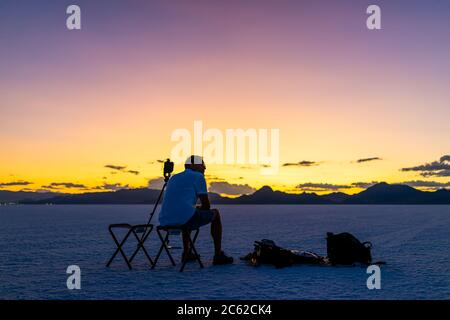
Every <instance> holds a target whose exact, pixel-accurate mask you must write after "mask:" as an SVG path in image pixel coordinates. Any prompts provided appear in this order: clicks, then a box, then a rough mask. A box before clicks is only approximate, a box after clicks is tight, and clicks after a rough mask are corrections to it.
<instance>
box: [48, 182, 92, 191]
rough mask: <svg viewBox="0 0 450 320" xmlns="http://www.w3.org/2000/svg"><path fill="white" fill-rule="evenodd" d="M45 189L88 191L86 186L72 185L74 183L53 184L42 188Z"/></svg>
mask: <svg viewBox="0 0 450 320" xmlns="http://www.w3.org/2000/svg"><path fill="white" fill-rule="evenodd" d="M42 188H44V189H62V188H67V189H87V188H88V187H87V186H85V185H84V184H78V183H72V182H52V183H50V184H49V185H47V186H42Z"/></svg>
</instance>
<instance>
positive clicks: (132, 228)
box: [106, 159, 173, 270]
mask: <svg viewBox="0 0 450 320" xmlns="http://www.w3.org/2000/svg"><path fill="white" fill-rule="evenodd" d="M172 172H173V162H171V161H170V159H167V160H166V161H165V162H164V185H163V187H162V189H161V192H160V194H159V196H158V199H157V200H156V203H155V205H154V207H153V211H152V212H151V214H150V218H149V219H148V222H147V223H146V224H138V225H130V224H128V223H116V224H111V225H109V227H108V230H109V233H110V234H111V237H112V238H113V240H114V243H115V244H116V246H117V249H116V251H114V253H113V255H112V256H111V258H110V259H109V261H108V263H107V264H106V266H107V267H109V266H110V265H111V263H112V261H113V260H114V258H115V257H116V256H117V254H118V253H119V252H120V254H121V255H122V257H123V259H124V260H125V263H126V264H127V266H128V269H130V270H131V269H132V267H131V263H132V262H133V259H134V257H136V255H137V253H138V252H139V251H140V250H142V251H143V252H144V255H145V256H146V257H147V260H148V261H149V262H150V265H151V266H152V267H153V266H154V262H153V260H152V258H151V257H150V255H149V254H148V251H147V249H145V246H144V244H145V241H146V240H147V238H148V236H149V235H150V233H151V232H152V230H153V227H154V226H153V224H151V223H150V222H151V221H152V218H153V215H154V214H155V212H156V208H157V207H158V203H159V201H160V200H161V198H162V195H163V193H164V189H165V188H166V185H167V182H168V181H169V178H170V175H171V173H172ZM117 229H126V230H128V232H127V233H126V234H125V236H124V237H123V239H122V240H121V241H120V242H119V240H118V237H117V234H116V233H115V232H114V231H115V230H116V231H117ZM139 233H140V234H142V235H141V237H139V236H138V234H139ZM130 235H133V236H134V237H135V238H136V240H137V242H138V244H137V248H136V249H135V250H134V252H133V254H132V255H131V257H130V258H129V259H128V257H127V255H126V254H125V252H124V251H123V246H124V244H125V243H126V241H127V240H128V238H129V237H130Z"/></svg>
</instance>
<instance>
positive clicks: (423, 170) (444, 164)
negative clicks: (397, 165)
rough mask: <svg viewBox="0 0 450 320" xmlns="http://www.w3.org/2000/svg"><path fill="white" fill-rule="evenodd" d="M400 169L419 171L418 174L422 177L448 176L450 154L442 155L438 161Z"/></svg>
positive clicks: (449, 172) (449, 175) (449, 173)
mask: <svg viewBox="0 0 450 320" xmlns="http://www.w3.org/2000/svg"><path fill="white" fill-rule="evenodd" d="M401 171H415V172H420V175H421V176H423V177H433V176H434V177H450V155H444V156H442V157H441V158H440V159H439V161H433V162H431V163H425V164H422V165H418V166H415V167H409V168H402V169H401Z"/></svg>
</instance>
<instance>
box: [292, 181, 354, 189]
mask: <svg viewBox="0 0 450 320" xmlns="http://www.w3.org/2000/svg"><path fill="white" fill-rule="evenodd" d="M297 188H298V189H300V190H302V191H337V190H340V189H349V188H352V186H349V185H341V184H331V183H313V182H307V183H302V184H299V185H297Z"/></svg>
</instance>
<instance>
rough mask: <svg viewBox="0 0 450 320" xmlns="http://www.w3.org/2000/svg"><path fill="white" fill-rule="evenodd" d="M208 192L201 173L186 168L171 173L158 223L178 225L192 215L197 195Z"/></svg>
mask: <svg viewBox="0 0 450 320" xmlns="http://www.w3.org/2000/svg"><path fill="white" fill-rule="evenodd" d="M201 194H208V191H207V190H206V181H205V177H204V176H203V174H202V173H200V172H197V171H194V170H191V169H186V170H184V171H183V172H180V173H178V174H175V175H173V176H172V177H171V178H170V180H169V182H168V183H167V189H166V191H165V193H164V200H163V204H162V207H161V212H160V213H159V224H160V225H162V226H178V225H182V224H185V223H186V222H188V220H189V219H190V218H191V217H192V216H193V215H194V212H195V205H196V204H197V199H198V196H199V195H201Z"/></svg>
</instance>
